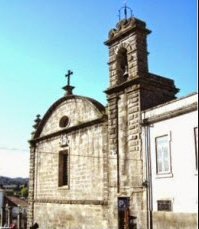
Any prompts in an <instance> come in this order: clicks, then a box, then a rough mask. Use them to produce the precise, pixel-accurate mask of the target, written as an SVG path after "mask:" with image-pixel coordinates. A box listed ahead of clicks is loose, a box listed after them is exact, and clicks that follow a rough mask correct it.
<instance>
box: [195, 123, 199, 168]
mask: <svg viewBox="0 0 199 229" xmlns="http://www.w3.org/2000/svg"><path fill="white" fill-rule="evenodd" d="M194 138H195V154H196V170H198V127H195V128H194Z"/></svg>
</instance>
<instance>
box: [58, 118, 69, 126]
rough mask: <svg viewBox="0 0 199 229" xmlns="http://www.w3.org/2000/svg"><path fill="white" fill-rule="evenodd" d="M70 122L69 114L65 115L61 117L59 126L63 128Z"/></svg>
mask: <svg viewBox="0 0 199 229" xmlns="http://www.w3.org/2000/svg"><path fill="white" fill-rule="evenodd" d="M68 124H69V118H68V116H63V117H62V118H61V119H60V121H59V126H60V127H61V128H64V127H67V126H68Z"/></svg>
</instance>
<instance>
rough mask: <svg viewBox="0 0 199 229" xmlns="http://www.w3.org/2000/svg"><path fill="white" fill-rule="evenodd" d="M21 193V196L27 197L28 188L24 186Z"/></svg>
mask: <svg viewBox="0 0 199 229" xmlns="http://www.w3.org/2000/svg"><path fill="white" fill-rule="evenodd" d="M20 195H21V197H24V198H27V197H28V188H27V187H23V188H22V189H21V191H20Z"/></svg>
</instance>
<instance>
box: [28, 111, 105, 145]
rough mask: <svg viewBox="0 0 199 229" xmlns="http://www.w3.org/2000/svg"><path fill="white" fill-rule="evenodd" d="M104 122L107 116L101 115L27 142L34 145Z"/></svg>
mask: <svg viewBox="0 0 199 229" xmlns="http://www.w3.org/2000/svg"><path fill="white" fill-rule="evenodd" d="M106 121H107V115H103V116H102V117H101V118H99V119H95V120H92V121H90V122H86V123H82V124H80V125H77V126H72V127H69V128H67V129H63V130H59V131H56V132H54V133H51V134H48V135H45V136H42V137H38V138H35V139H32V140H30V141H29V143H30V144H34V143H37V142H39V141H43V140H47V139H51V138H54V137H57V136H59V135H61V134H67V133H71V132H73V131H77V130H80V129H83V128H87V127H90V126H93V125H96V124H100V123H104V122H106Z"/></svg>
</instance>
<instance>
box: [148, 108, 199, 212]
mask: <svg viewBox="0 0 199 229" xmlns="http://www.w3.org/2000/svg"><path fill="white" fill-rule="evenodd" d="M197 126H198V124H197V112H196V111H195V112H191V113H187V114H184V115H180V116H177V117H175V118H171V119H167V120H164V121H161V122H158V123H154V124H153V125H152V126H151V127H150V143H151V162H152V185H153V209H154V211H157V200H163V199H167V200H172V202H173V212H186V213H194V212H197V211H198V194H197V193H198V174H197V171H196V157H195V143H194V127H197ZM164 134H170V136H171V142H170V146H171V165H172V174H171V175H170V176H167V177H161V176H158V175H157V174H156V151H155V138H156V137H158V136H161V135H164Z"/></svg>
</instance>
